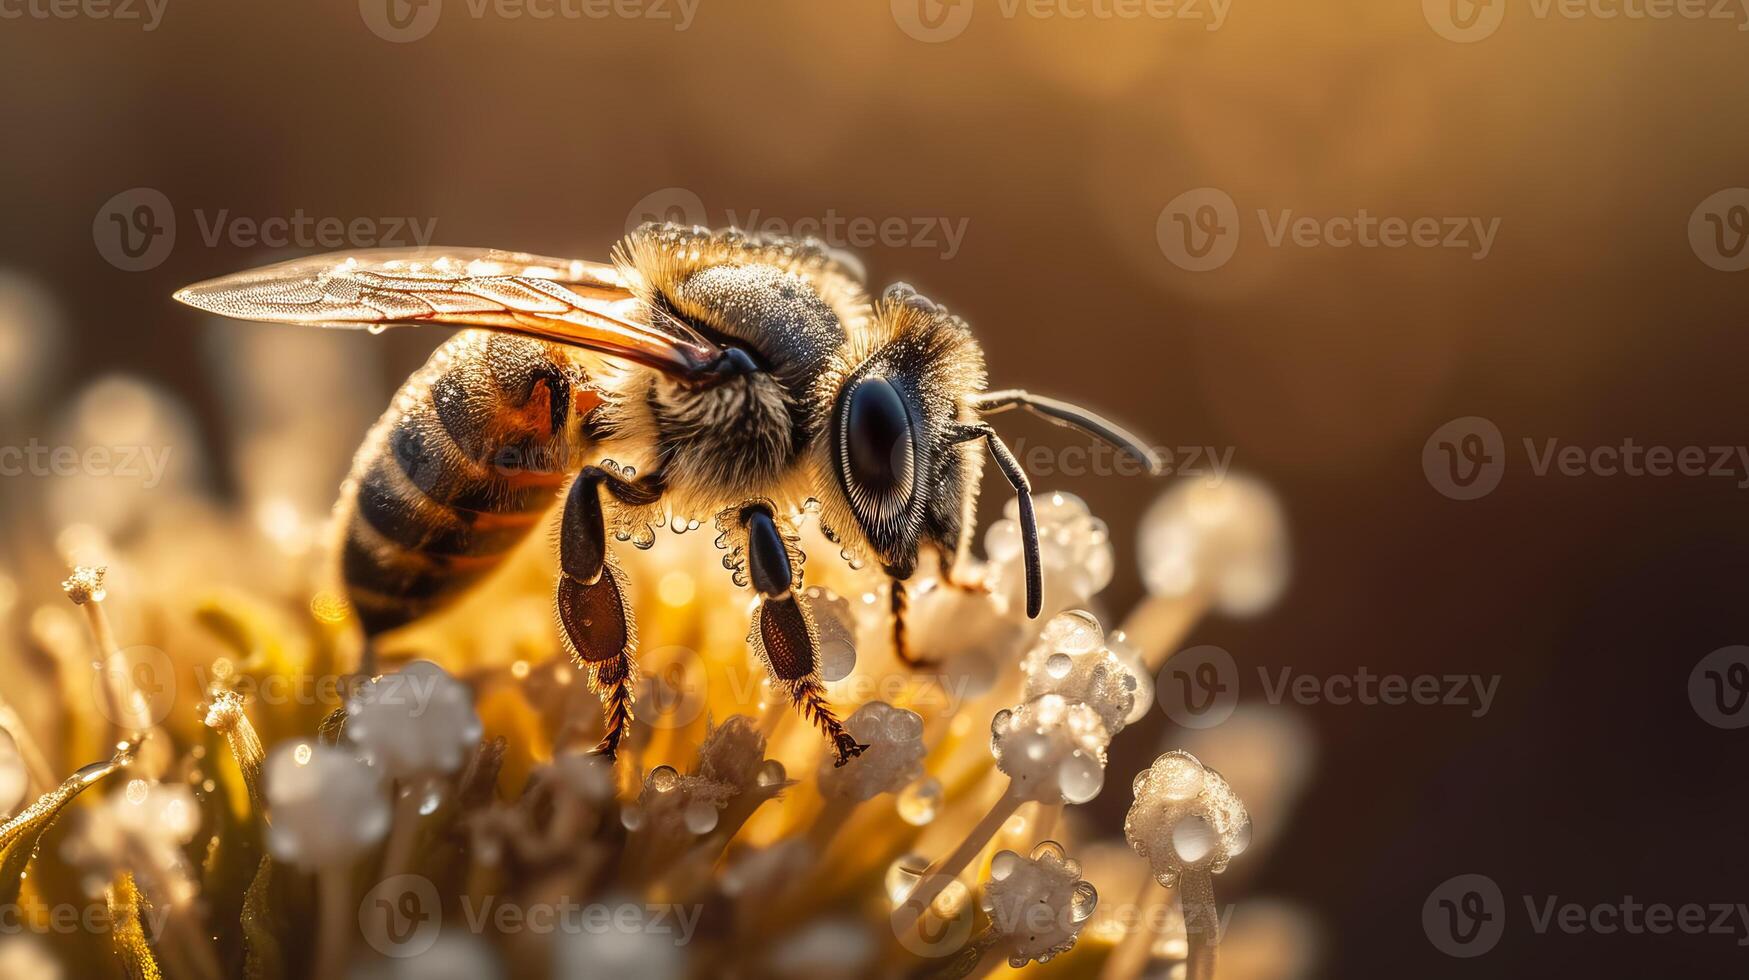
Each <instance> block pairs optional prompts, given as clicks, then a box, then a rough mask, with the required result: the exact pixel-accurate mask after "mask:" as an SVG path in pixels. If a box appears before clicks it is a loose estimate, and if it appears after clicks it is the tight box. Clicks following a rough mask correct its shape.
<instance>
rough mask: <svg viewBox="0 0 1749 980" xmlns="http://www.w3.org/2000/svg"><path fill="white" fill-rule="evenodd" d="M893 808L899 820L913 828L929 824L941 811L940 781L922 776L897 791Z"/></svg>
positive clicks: (932, 777)
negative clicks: (896, 811) (897, 795)
mask: <svg viewBox="0 0 1749 980" xmlns="http://www.w3.org/2000/svg"><path fill="white" fill-rule="evenodd" d="M895 806H896V807H897V808H898V811H899V819H901V820H903V821H905V822H906V823H908V824H910V825H911V826H913V827H922V826H924V825H926V824H928V823H930V822H931V821H933V820H934V819H935V815H936V814H937V813H939V812H940V811H941V781H940V780H938V779H936V778H935V777H934V776H924V777H923V778H922V779H919V780H917V781H916V782H914V783H912V784H911V785H909V786H907V787H905V788H904V789H902V790H900V791H899V798H898V800H897V802H896V804H895Z"/></svg>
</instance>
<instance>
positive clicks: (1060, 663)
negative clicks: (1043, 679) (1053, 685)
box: [1045, 653, 1075, 681]
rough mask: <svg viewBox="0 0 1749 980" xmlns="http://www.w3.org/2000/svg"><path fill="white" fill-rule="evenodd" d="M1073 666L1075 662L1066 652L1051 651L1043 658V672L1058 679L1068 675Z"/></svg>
mask: <svg viewBox="0 0 1749 980" xmlns="http://www.w3.org/2000/svg"><path fill="white" fill-rule="evenodd" d="M1074 666H1075V662H1074V661H1073V660H1070V659H1069V656H1068V654H1063V653H1053V654H1051V655H1050V657H1049V658H1047V659H1046V660H1045V673H1046V674H1049V675H1050V676H1051V677H1052V678H1054V679H1056V680H1059V681H1060V680H1062V679H1063V678H1065V677H1067V676H1069V671H1070V670H1071V669H1073V668H1074Z"/></svg>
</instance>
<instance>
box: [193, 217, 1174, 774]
mask: <svg viewBox="0 0 1749 980" xmlns="http://www.w3.org/2000/svg"><path fill="white" fill-rule="evenodd" d="M176 299H178V300H180V301H181V302H183V303H186V304H188V305H190V306H194V307H197V308H199V309H202V310H205V311H208V312H211V313H216V314H221V315H224V316H229V317H236V318H240V319H248V320H262V321H269V322H286V323H298V324H309V325H315V326H335V327H366V328H369V329H371V330H373V331H375V330H380V329H382V328H385V327H388V326H403V325H426V324H445V325H452V326H457V327H462V328H466V329H463V330H461V331H460V332H458V333H456V334H455V335H454V336H452V337H450V338H449V339H448V340H447V341H446V342H445V343H443V344H442V345H441V346H440V347H439V348H438V349H437V351H436V352H435V353H434V354H433V355H432V356H431V359H430V360H429V361H428V362H427V363H426V364H425V366H424V367H423V368H421V369H420V370H419V371H418V372H416V373H415V374H414V375H413V376H412V377H411V378H409V379H408V381H407V382H406V383H405V384H404V385H403V386H402V387H401V389H400V391H399V392H398V393H397V394H396V395H395V398H394V402H393V404H392V405H391V406H390V407H389V409H388V411H387V412H386V413H385V414H384V415H383V416H382V418H381V419H380V420H379V421H378V422H377V424H376V425H375V426H374V427H373V428H372V430H371V431H370V434H369V435H368V436H367V437H366V439H365V442H364V445H363V446H362V447H361V448H360V450H359V452H358V454H357V456H356V458H355V460H354V463H353V467H352V470H351V473H350V475H349V476H348V478H347V480H346V482H345V484H344V485H343V487H342V492H341V499H340V502H339V504H338V505H337V507H336V517H337V521H336V524H337V527H338V528H339V529H340V530H341V532H342V535H343V536H342V538H341V540H340V542H339V545H338V550H339V565H340V572H341V577H342V579H343V580H344V583H345V586H346V588H347V591H348V593H349V597H350V599H351V601H352V604H353V607H354V608H355V609H356V610H357V612H358V614H359V617H360V620H361V622H362V624H363V626H364V630H365V634H366V640H367V642H366V650H367V653H366V656H367V658H368V657H370V656H371V654H370V653H369V651H370V650H371V649H372V648H373V646H374V638H375V637H376V636H378V635H379V634H382V633H384V632H386V631H388V630H391V629H394V628H396V627H398V626H401V625H404V624H406V623H408V622H410V621H412V620H414V619H416V618H418V617H420V616H422V615H424V614H426V613H427V612H430V611H432V610H433V609H436V608H438V607H439V606H441V605H443V604H444V603H445V602H447V601H449V600H451V599H453V598H454V597H455V596H456V595H458V594H459V593H461V592H463V591H465V590H466V589H467V588H468V587H469V586H470V585H472V584H473V583H475V582H477V581H479V580H480V579H481V578H482V577H484V576H485V575H487V574H488V573H489V572H491V571H492V570H493V569H494V568H495V567H497V566H498V565H499V564H500V563H501V562H502V560H503V558H504V557H505V555H507V554H508V553H509V552H510V551H511V550H512V548H514V547H515V546H516V545H517V544H518V543H520V542H521V541H522V540H523V539H524V538H525V537H526V536H527V535H528V534H529V532H530V531H531V530H532V529H533V528H534V527H536V526H537V525H539V524H541V523H542V521H543V518H545V516H546V515H547V513H548V512H549V511H550V510H551V509H553V508H554V507H557V508H559V509H560V511H561V514H560V518H559V526H558V547H557V551H558V556H557V557H558V566H559V567H558V577H557V584H556V588H555V599H554V602H555V607H556V612H557V621H558V630H559V633H560V635H561V636H562V638H563V640H564V642H565V645H566V647H567V649H568V650H569V652H570V654H571V656H572V658H573V660H574V661H575V662H576V663H577V665H578V666H579V668H581V669H587V670H588V671H589V673H590V681H591V683H592V684H593V685H594V687H595V689H596V691H597V692H598V693H599V695H600V697H601V700H602V704H603V713H604V719H605V720H604V725H605V733H604V734H603V736H602V738H601V742H600V744H599V745H598V746H597V751H599V752H600V753H602V754H604V755H606V756H608V757H610V758H611V757H613V756H614V755H615V753H616V752H617V751H618V749H619V746H620V743H621V740H622V739H623V738H624V736H625V734H626V731H627V727H628V725H629V723H630V722H631V720H632V701H633V685H634V683H635V679H636V668H635V664H634V660H633V656H634V653H635V651H636V647H637V628H636V624H635V622H634V620H633V618H632V612H631V609H630V605H629V603H628V602H627V599H626V579H625V574H624V572H623V571H622V570H621V566H620V563H619V562H618V561H617V560H616V558H615V556H614V553H613V550H612V548H610V546H609V543H608V542H609V535H610V533H611V534H612V536H613V538H614V539H615V540H618V541H622V542H624V541H629V542H631V543H633V544H634V545H637V546H640V547H648V546H649V545H650V544H651V543H652V542H653V541H654V538H655V530H654V529H655V528H656V527H658V526H660V525H661V524H663V523H665V522H666V523H672V524H673V525H674V526H687V525H691V526H697V525H699V524H701V523H702V522H704V521H706V520H710V521H713V522H714V524H715V527H716V529H717V531H718V532H719V536H718V538H717V541H716V543H717V545H718V546H719V547H720V548H722V549H723V550H724V552H725V557H724V559H723V565H724V567H725V568H726V569H727V570H728V571H729V572H730V573H731V574H732V576H733V579H734V581H735V583H736V584H737V585H739V586H741V587H743V588H751V589H752V590H754V591H755V592H756V593H757V595H758V602H757V606H756V611H755V613H754V616H753V622H752V624H751V627H750V631H749V644H750V646H751V647H752V649H753V650H754V651H755V652H756V653H757V654H758V656H759V657H760V659H761V660H762V661H763V663H764V666H765V668H766V669H767V670H768V671H769V673H770V676H771V677H772V678H773V679H774V680H775V681H777V682H779V684H780V685H781V686H782V687H783V688H784V689H785V690H786V693H787V694H788V695H789V697H790V698H791V700H792V701H793V702H794V704H795V706H796V707H797V709H798V710H799V711H800V712H801V713H802V714H803V716H804V717H806V718H807V719H808V720H809V721H810V722H812V723H813V724H814V725H815V726H816V727H818V728H819V729H820V730H821V731H822V732H823V733H824V735H825V736H826V738H827V739H828V740H829V741H830V742H831V744H832V747H833V749H834V751H835V752H836V753H837V759H836V761H837V764H839V765H843V764H844V763H845V762H846V761H848V760H849V759H850V758H852V757H853V756H856V755H858V754H859V753H861V751H862V750H863V748H864V746H862V745H860V744H858V743H857V742H856V740H855V739H854V738H853V737H851V735H850V734H849V733H848V732H846V731H845V729H844V726H843V725H842V724H841V722H840V721H839V718H838V716H837V714H836V713H835V712H834V711H833V709H832V707H831V705H830V704H829V703H828V702H827V699H826V696H825V689H824V687H823V685H822V683H821V681H820V677H819V671H818V667H819V656H818V647H819V635H818V632H817V630H816V627H815V625H814V622H813V618H812V616H811V615H810V613H809V611H808V609H807V607H806V605H805V602H804V600H803V599H802V597H801V593H802V566H803V562H804V560H805V556H804V555H803V554H802V552H801V549H800V547H799V544H798V541H799V536H798V534H797V532H796V528H795V526H794V522H793V517H792V515H796V514H799V513H802V512H803V510H804V509H817V510H818V513H819V520H820V526H821V529H822V531H823V532H824V533H825V534H826V536H827V537H828V538H829V539H830V540H832V541H833V542H834V543H836V544H838V545H839V546H840V548H841V549H842V553H843V555H844V557H845V558H847V559H849V560H851V561H852V562H853V563H860V562H863V561H868V560H872V561H874V562H876V563H878V565H879V566H880V568H881V570H882V571H883V572H884V573H885V575H886V576H887V577H888V578H889V579H890V580H891V591H890V596H891V601H890V606H891V611H892V614H893V615H892V623H893V639H894V645H895V651H896V653H897V654H898V656H899V657H900V659H901V660H903V661H904V662H905V663H907V664H911V665H915V664H917V663H918V662H919V660H918V658H917V657H916V656H915V654H914V652H913V651H912V650H910V648H909V644H908V643H907V641H906V637H905V632H904V620H905V609H906V592H905V585H904V583H905V581H906V580H908V579H909V578H910V577H911V576H912V575H913V573H914V572H915V571H916V570H917V567H918V563H919V560H920V555H922V554H925V553H932V554H933V555H934V557H935V559H936V561H937V562H938V563H939V567H940V569H941V572H942V576H943V579H944V580H945V581H947V582H949V583H952V584H955V585H959V586H961V587H967V588H975V587H976V584H975V583H974V582H972V581H971V578H970V576H965V577H962V576H959V575H958V574H956V570H957V569H959V568H962V567H964V563H965V562H966V561H967V560H968V558H969V552H970V540H971V531H972V526H973V524H974V514H975V505H976V503H977V496H978V487H979V481H980V478H981V476H982V473H983V461H984V452H985V451H986V450H987V451H988V452H989V454H990V455H991V456H992V457H993V458H994V459H995V461H996V465H997V468H998V469H999V470H1000V471H1001V473H1002V475H1003V476H1004V477H1005V478H1006V479H1007V481H1008V483H1009V484H1010V485H1011V486H1012V487H1013V489H1014V491H1015V493H1016V494H1017V495H1018V498H1019V505H1020V506H1019V512H1020V513H1019V516H1020V525H1021V532H1022V534H1021V536H1022V542H1023V554H1024V564H1025V577H1026V605H1027V615H1028V616H1031V617H1036V616H1037V615H1038V613H1039V608H1040V603H1041V592H1042V581H1041V574H1040V570H1039V568H1040V566H1039V545H1038V530H1037V527H1036V522H1035V519H1034V514H1033V506H1032V499H1031V496H1030V493H1031V487H1030V485H1029V483H1028V481H1027V477H1026V474H1025V473H1024V472H1023V471H1022V469H1021V466H1020V463H1019V461H1018V460H1017V459H1016V458H1015V456H1014V454H1013V453H1012V452H1011V451H1010V450H1009V449H1008V447H1007V445H1005V444H1004V443H1003V441H1002V440H1001V438H1000V437H998V436H997V434H996V432H995V430H994V429H993V428H991V426H990V424H989V422H988V421H986V420H985V416H987V415H990V414H993V413H996V412H1000V411H1003V410H1005V409H1011V408H1024V409H1030V410H1032V411H1033V412H1036V413H1038V414H1040V415H1042V416H1044V417H1045V418H1047V419H1050V420H1052V421H1054V422H1057V423H1059V424H1064V425H1068V426H1073V427H1076V428H1079V429H1082V430H1084V431H1086V432H1089V433H1091V434H1093V435H1094V436H1097V437H1099V438H1101V439H1103V440H1105V441H1107V442H1109V443H1111V444H1112V445H1113V446H1115V447H1116V448H1118V449H1119V450H1121V451H1123V452H1125V453H1127V454H1129V455H1131V456H1132V457H1134V458H1136V459H1137V460H1139V461H1141V462H1142V463H1143V464H1144V465H1145V466H1147V467H1148V468H1149V469H1150V471H1153V472H1158V471H1159V461H1158V459H1157V458H1156V456H1155V455H1154V453H1153V451H1152V450H1151V449H1149V448H1148V447H1147V445H1146V444H1145V443H1143V442H1142V441H1141V440H1139V439H1138V438H1136V437H1135V436H1134V435H1132V434H1130V433H1129V432H1127V431H1125V430H1124V429H1122V428H1120V427H1118V426H1116V425H1114V424H1112V423H1111V422H1108V421H1106V420H1104V419H1102V418H1100V417H1098V416H1096V415H1094V414H1092V413H1090V412H1087V411H1085V410H1083V409H1080V408H1077V407H1075V406H1073V405H1069V404H1067V403H1064V402H1060V401H1057V400H1054V399H1049V398H1043V397H1040V396H1036V395H1032V394H1029V393H1027V392H1025V391H1020V390H1004V391H991V390H987V386H986V381H985V370H984V355H983V351H982V348H981V347H980V346H979V345H978V342H977V340H976V339H974V338H973V336H972V333H971V331H970V330H969V329H968V328H967V326H966V324H965V322H964V321H963V320H961V319H960V318H959V317H957V316H955V315H953V314H951V313H949V311H948V310H947V309H946V308H945V307H943V306H940V305H938V304H936V303H934V302H932V301H930V300H929V299H927V298H925V297H924V296H922V295H921V294H919V293H918V292H917V291H916V290H914V289H912V288H910V287H909V286H906V285H904V284H902V283H901V284H895V285H893V286H891V287H889V288H888V289H886V290H885V291H884V292H883V293H882V295H881V296H880V298H879V299H872V298H871V297H870V296H869V294H868V292H867V291H866V288H865V285H864V280H863V276H862V273H861V270H860V267H859V266H857V265H856V263H855V262H854V260H852V259H850V258H849V257H847V256H845V255H843V254H841V253H838V252H836V251H834V250H831V249H828V248H827V247H826V246H824V245H823V244H821V243H820V242H818V241H815V240H812V239H801V240H798V239H792V238H785V237H775V236H755V235H748V234H743V233H741V232H739V231H736V230H733V229H729V230H724V231H716V232H712V231H709V230H707V229H704V228H687V227H681V226H678V225H673V224H658V225H645V226H644V227H642V228H640V229H638V230H637V231H635V232H633V233H632V234H630V235H628V236H627V237H626V238H625V239H623V240H621V241H620V242H619V243H618V244H617V245H616V246H615V247H614V249H613V252H612V254H611V257H610V261H609V262H605V263H602V262H590V261H583V260H571V259H555V258H547V257H542V256H536V255H527V254H522V253H513V252H502V251H496V250H486V249H448V250H442V251H435V250H417V251H407V250H381V249H378V250H366V251H359V252H354V253H348V254H332V255H325V256H318V257H314V258H308V259H300V260H294V261H292V262H287V263H282V264H279V265H274V266H269V267H266V268H262V269H258V270H255V271H251V272H245V273H240V274H237V275H233V276H227V277H223V278H219V279H214V280H210V281H208V282H203V283H199V284H196V285H193V286H189V287H187V288H186V289H183V290H181V291H179V292H178V293H176ZM369 667H370V662H369V661H368V659H367V663H366V668H367V670H368V669H369Z"/></svg>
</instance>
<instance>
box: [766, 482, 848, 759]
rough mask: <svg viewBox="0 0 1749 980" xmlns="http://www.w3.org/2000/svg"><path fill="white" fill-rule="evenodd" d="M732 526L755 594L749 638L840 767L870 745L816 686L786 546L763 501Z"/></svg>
mask: <svg viewBox="0 0 1749 980" xmlns="http://www.w3.org/2000/svg"><path fill="white" fill-rule="evenodd" d="M734 522H735V524H736V525H737V528H738V530H740V531H741V532H742V533H743V534H745V535H746V546H745V548H746V559H747V566H746V568H747V578H748V580H750V582H751V584H752V586H753V588H754V589H755V590H757V591H758V593H759V611H758V612H757V613H756V614H755V615H754V625H753V630H752V635H751V637H750V639H751V640H752V642H753V647H754V649H755V650H757V651H758V653H759V655H760V658H761V659H762V660H764V661H765V668H766V670H767V671H769V672H770V673H771V676H772V678H773V679H774V680H777V681H778V682H779V683H781V684H783V685H784V686H785V687H787V688H788V689H789V696H790V700H791V701H792V702H793V703H794V704H795V706H796V708H797V709H798V710H799V711H800V712H801V713H802V717H804V718H806V719H808V721H810V722H812V723H813V725H814V726H815V727H816V728H818V729H820V731H821V732H823V733H825V735H826V737H827V738H829V739H831V741H832V748H833V750H834V751H836V752H837V753H838V758H837V761H836V764H837V765H840V766H842V765H844V764H845V763H846V762H849V761H850V760H851V759H853V758H855V757H856V756H859V755H861V754H862V750H863V749H866V748H868V746H866V745H862V744H860V743H858V742H857V741H856V739H855V738H852V737H851V735H850V733H849V732H847V731H845V730H844V725H843V723H842V722H840V721H839V720H838V715H837V714H836V713H834V712H833V710H832V706H831V705H830V704H828V703H827V702H826V688H825V686H824V685H823V684H821V683H820V673H819V664H820V657H819V650H820V641H819V633H818V631H817V630H816V629H815V628H814V621H813V618H812V617H811V616H810V615H809V614H808V610H807V607H806V606H805V605H804V604H803V603H802V599H801V596H800V595H799V594H798V591H799V586H800V585H801V582H800V581H799V576H798V575H796V573H795V567H794V563H792V562H791V561H790V549H789V543H788V542H786V541H785V540H784V537H783V532H782V531H780V530H778V527H777V520H776V518H775V517H774V516H773V515H772V513H771V508H770V507H769V506H768V505H766V504H764V503H751V504H747V505H746V506H743V507H742V508H741V509H740V510H739V511H737V512H736V513H735V515H734ZM799 560H800V554H799V552H798V561H799ZM743 584H746V583H743Z"/></svg>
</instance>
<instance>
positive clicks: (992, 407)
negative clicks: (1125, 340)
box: [965, 388, 1164, 476]
mask: <svg viewBox="0 0 1749 980" xmlns="http://www.w3.org/2000/svg"><path fill="white" fill-rule="evenodd" d="M965 402H966V404H967V405H968V406H970V407H971V408H974V409H976V410H977V411H979V412H982V413H984V414H986V415H994V414H995V413H997V412H1001V411H1006V410H1007V409H1010V408H1024V409H1027V410H1028V411H1030V412H1032V413H1033V414H1035V415H1038V416H1039V417H1041V418H1044V419H1048V420H1049V421H1051V422H1054V423H1056V424H1057V425H1061V426H1067V427H1068V428H1071V429H1080V430H1081V431H1082V432H1085V433H1087V434H1088V435H1091V436H1093V437H1095V438H1097V439H1099V440H1100V441H1102V442H1104V443H1106V444H1107V445H1109V446H1111V447H1112V448H1114V449H1116V450H1118V451H1119V452H1122V453H1125V454H1127V455H1129V456H1130V457H1131V458H1132V459H1134V460H1135V461H1136V462H1138V463H1140V464H1142V465H1143V466H1145V467H1147V469H1148V474H1149V475H1150V476H1159V475H1160V473H1161V472H1162V470H1163V469H1164V467H1163V465H1162V464H1161V462H1160V454H1159V453H1157V452H1155V451H1154V449H1153V448H1152V447H1151V446H1149V445H1148V444H1147V443H1146V442H1143V441H1142V440H1141V439H1140V438H1138V437H1137V436H1136V435H1135V434H1134V433H1132V432H1130V431H1129V430H1128V429H1125V428H1124V427H1123V426H1121V425H1118V424H1117V423H1116V422H1112V421H1111V420H1109V419H1105V418H1101V417H1100V416H1098V415H1095V414H1094V413H1092V412H1090V411H1088V410H1087V409H1085V408H1082V407H1081V406H1079V405H1072V404H1070V403H1068V402H1065V401H1059V400H1057V399H1055V398H1046V397H1044V396H1043V395H1035V394H1032V393H1031V392H1029V391H1024V390H1022V389H1020V388H1010V389H1008V390H1006V391H986V392H981V393H979V394H976V395H969V396H967V397H966V400H965Z"/></svg>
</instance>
